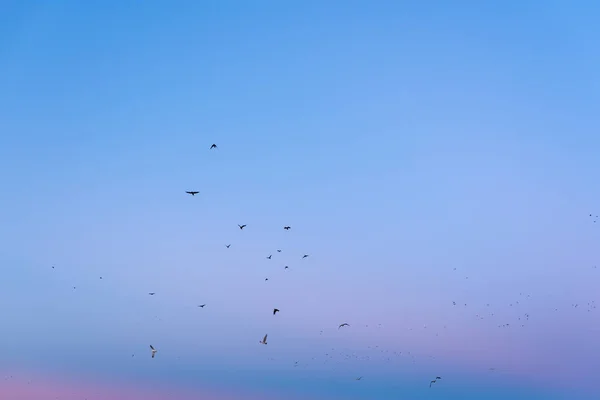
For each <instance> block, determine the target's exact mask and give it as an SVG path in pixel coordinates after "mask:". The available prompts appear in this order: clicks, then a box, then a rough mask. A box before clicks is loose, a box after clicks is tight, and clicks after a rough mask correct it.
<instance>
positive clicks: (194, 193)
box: [186, 191, 200, 196]
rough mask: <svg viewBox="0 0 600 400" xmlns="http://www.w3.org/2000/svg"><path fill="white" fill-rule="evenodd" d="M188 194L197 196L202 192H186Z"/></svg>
mask: <svg viewBox="0 0 600 400" xmlns="http://www.w3.org/2000/svg"><path fill="white" fill-rule="evenodd" d="M186 193H187V194H191V195H192V196H195V195H197V194H198V193H200V192H196V191H192V192H188V191H186Z"/></svg>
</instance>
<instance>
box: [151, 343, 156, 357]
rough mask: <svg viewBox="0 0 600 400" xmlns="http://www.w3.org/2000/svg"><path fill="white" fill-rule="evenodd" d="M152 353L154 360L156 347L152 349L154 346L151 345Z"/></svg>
mask: <svg viewBox="0 0 600 400" xmlns="http://www.w3.org/2000/svg"><path fill="white" fill-rule="evenodd" d="M150 351H151V352H152V358H154V355H155V354H156V351H157V350H156V349H155V348H154V347H152V345H150Z"/></svg>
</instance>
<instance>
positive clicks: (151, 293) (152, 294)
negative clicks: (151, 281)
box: [148, 292, 156, 296]
mask: <svg viewBox="0 0 600 400" xmlns="http://www.w3.org/2000/svg"><path fill="white" fill-rule="evenodd" d="M148 294H149V295H150V296H154V295H155V294H156V293H154V292H150V293H148Z"/></svg>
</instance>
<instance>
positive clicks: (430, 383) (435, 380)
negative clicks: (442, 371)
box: [429, 376, 442, 387]
mask: <svg viewBox="0 0 600 400" xmlns="http://www.w3.org/2000/svg"><path fill="white" fill-rule="evenodd" d="M438 379H442V378H440V377H439V376H436V377H435V379H434V380H432V381H431V382H429V387H431V385H433V384H434V383H436V382H437V381H438Z"/></svg>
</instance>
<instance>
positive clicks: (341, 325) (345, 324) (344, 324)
mask: <svg viewBox="0 0 600 400" xmlns="http://www.w3.org/2000/svg"><path fill="white" fill-rule="evenodd" d="M344 326H350V325H349V324H347V323H345V322H344V323H343V324H340V326H338V329H340V328H341V327H344Z"/></svg>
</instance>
